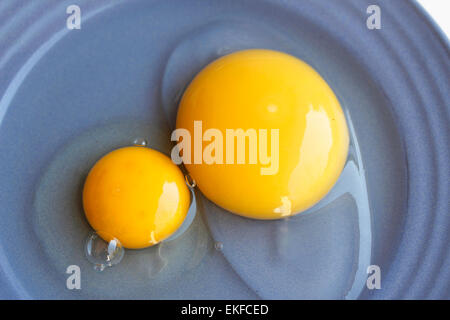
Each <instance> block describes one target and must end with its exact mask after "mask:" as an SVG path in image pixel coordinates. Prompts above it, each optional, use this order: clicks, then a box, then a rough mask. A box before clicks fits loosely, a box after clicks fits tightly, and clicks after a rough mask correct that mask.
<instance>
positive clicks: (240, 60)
mask: <svg viewBox="0 0 450 320" xmlns="http://www.w3.org/2000/svg"><path fill="white" fill-rule="evenodd" d="M176 126H177V128H179V129H181V128H184V129H187V131H188V132H190V144H191V145H192V146H191V150H192V152H189V154H188V156H187V155H186V154H185V152H186V150H185V147H186V145H183V147H181V143H180V142H182V140H183V139H185V138H186V137H185V136H183V139H180V138H179V137H178V138H179V141H178V142H179V143H180V149H181V151H180V155H182V156H184V157H185V158H184V159H183V161H184V163H185V166H186V168H187V170H188V171H189V173H190V175H191V176H192V177H193V178H194V179H195V181H196V182H197V185H198V187H199V188H200V190H201V191H202V192H203V194H204V195H205V196H206V197H207V198H209V199H210V200H211V201H213V202H214V203H216V204H217V205H219V206H221V207H223V208H225V209H227V210H229V211H231V212H234V213H236V214H239V215H242V216H246V217H250V218H257V219H277V218H281V217H285V216H289V215H292V214H296V213H299V212H301V211H303V210H305V209H307V208H309V207H311V206H313V205H314V204H315V203H317V202H318V201H319V200H320V199H321V198H323V197H324V196H325V195H326V194H327V193H328V191H329V190H330V189H331V188H332V186H333V185H334V184H335V182H336V180H337V179H338V177H339V175H340V173H341V171H342V169H343V167H344V164H345V162H346V157H347V152H348V145H349V136H348V129H347V124H346V120H345V117H344V114H343V111H342V108H341V106H340V104H339V101H338V100H337V98H336V96H335V95H334V93H333V91H332V90H331V88H330V87H329V86H328V85H327V83H326V82H325V81H324V80H323V79H322V77H321V76H320V75H319V74H318V73H317V72H316V71H315V70H314V69H313V68H312V67H310V66H309V65H308V64H306V63H305V62H303V61H301V60H299V59H297V58H295V57H293V56H291V55H288V54H285V53H281V52H276V51H271V50H262V49H253V50H245V51H239V52H235V53H232V54H229V55H226V56H224V57H221V58H219V59H218V60H216V61H214V62H212V63H210V64H209V65H208V66H206V67H205V68H204V69H203V70H201V72H200V73H199V74H198V75H197V76H196V77H195V78H194V79H193V80H192V82H191V83H190V85H189V86H188V88H187V89H186V91H185V93H184V95H183V97H182V99H181V101H180V105H179V110H178V115H177V122H176ZM209 129H212V130H209ZM230 129H232V130H234V134H236V132H237V129H242V130H241V132H240V136H239V134H237V135H234V134H230V135H229V136H228V135H227V130H230ZM260 129H265V130H266V131H265V132H266V133H263V131H264V130H262V131H261V130H260ZM273 129H275V130H273ZM277 130H278V137H277V132H276V131H277ZM230 133H233V132H231V131H230ZM255 133H256V138H255ZM199 135H200V137H199ZM242 136H243V137H244V139H245V145H244V148H245V154H244V155H242V154H241V155H240V156H239V155H238V154H237V153H238V152H239V150H238V144H239V142H238V140H239V139H241V138H242ZM272 138H273V140H272ZM229 140H233V141H234V145H233V144H232V143H231V142H232V141H229ZM264 141H267V145H266V147H265V148H264V147H263V142H264ZM185 142H186V141H185ZM241 143H242V140H241ZM255 143H257V149H258V151H257V159H256V160H257V161H256V163H255V157H254V156H253V158H252V157H250V150H252V151H254V150H255V149H254V144H255ZM200 144H201V146H199V145H200ZM241 146H242V144H241ZM250 146H252V147H250ZM212 150H214V151H212ZM220 150H223V152H219V151H220ZM266 151H267V152H266ZM202 152H203V154H202ZM217 152H219V153H217ZM230 152H231V155H230ZM233 152H234V154H233ZM199 153H200V155H199ZM220 153H222V154H220ZM271 153H272V154H271ZM261 154H262V155H263V156H262V155H261ZM208 155H209V157H210V160H208V161H205V159H204V158H205V156H208ZM267 155H268V156H267ZM239 157H241V158H240V160H239ZM244 158H245V159H244ZM232 159H234V163H232V161H231V160H232ZM252 159H253V160H252ZM268 159H270V161H268ZM229 160H230V161H229ZM243 160H245V161H243Z"/></svg>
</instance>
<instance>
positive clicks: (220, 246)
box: [214, 241, 223, 251]
mask: <svg viewBox="0 0 450 320" xmlns="http://www.w3.org/2000/svg"><path fill="white" fill-rule="evenodd" d="M214 249H216V250H217V251H222V249H223V243H222V242H219V241H218V242H216V243H215V244H214Z"/></svg>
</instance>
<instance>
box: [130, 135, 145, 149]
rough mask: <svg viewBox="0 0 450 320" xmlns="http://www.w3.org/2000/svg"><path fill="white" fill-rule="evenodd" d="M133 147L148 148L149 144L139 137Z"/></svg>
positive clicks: (134, 141)
mask: <svg viewBox="0 0 450 320" xmlns="http://www.w3.org/2000/svg"><path fill="white" fill-rule="evenodd" d="M133 145H135V146H139V147H146V146H147V145H148V142H147V140H146V139H144V138H141V137H138V138H136V139H134V140H133Z"/></svg>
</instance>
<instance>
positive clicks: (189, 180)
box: [184, 174, 197, 188]
mask: <svg viewBox="0 0 450 320" xmlns="http://www.w3.org/2000/svg"><path fill="white" fill-rule="evenodd" d="M184 179H185V180H186V184H187V185H188V186H189V187H190V188H195V186H196V185H197V182H195V180H194V179H192V177H191V176H190V175H188V174H187V175H185V176H184Z"/></svg>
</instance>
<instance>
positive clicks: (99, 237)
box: [85, 232, 125, 272]
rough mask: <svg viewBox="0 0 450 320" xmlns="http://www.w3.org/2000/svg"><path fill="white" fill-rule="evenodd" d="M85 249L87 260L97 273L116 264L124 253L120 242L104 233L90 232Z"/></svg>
mask: <svg viewBox="0 0 450 320" xmlns="http://www.w3.org/2000/svg"><path fill="white" fill-rule="evenodd" d="M104 239H111V240H109V241H105V240H104ZM85 249H86V250H85V253H86V257H87V259H88V260H89V262H91V263H92V264H93V265H94V270H96V271H99V272H101V271H103V270H105V268H106V267H112V266H113V265H116V264H118V263H119V262H120V261H122V258H123V256H124V253H125V250H124V248H123V246H122V244H121V243H120V241H119V240H118V239H116V238H114V237H112V236H109V235H107V234H105V233H104V232H92V233H91V234H90V235H89V236H88V238H87V240H86V247H85Z"/></svg>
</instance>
